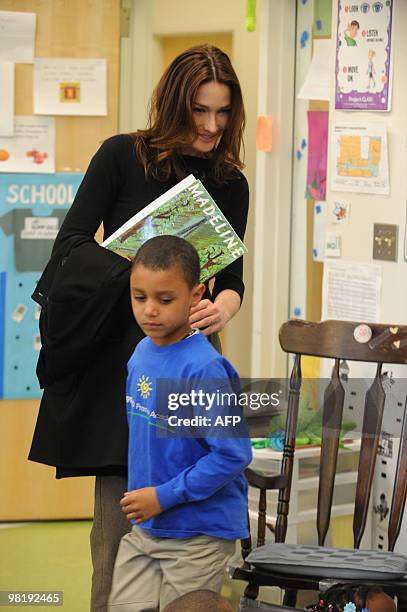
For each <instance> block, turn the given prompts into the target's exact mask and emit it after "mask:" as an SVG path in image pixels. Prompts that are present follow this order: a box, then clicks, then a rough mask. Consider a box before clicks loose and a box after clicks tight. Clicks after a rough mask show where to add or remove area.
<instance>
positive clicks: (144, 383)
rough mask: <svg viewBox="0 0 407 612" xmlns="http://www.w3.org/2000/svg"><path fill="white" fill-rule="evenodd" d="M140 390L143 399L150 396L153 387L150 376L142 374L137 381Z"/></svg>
mask: <svg viewBox="0 0 407 612" xmlns="http://www.w3.org/2000/svg"><path fill="white" fill-rule="evenodd" d="M137 387H138V390H139V392H140V395H141V397H142V398H143V399H147V398H148V397H150V393H151V390H152V388H153V386H152V383H151V380H149V377H148V376H144V374H143V376H140V378H139V379H138V383H137Z"/></svg>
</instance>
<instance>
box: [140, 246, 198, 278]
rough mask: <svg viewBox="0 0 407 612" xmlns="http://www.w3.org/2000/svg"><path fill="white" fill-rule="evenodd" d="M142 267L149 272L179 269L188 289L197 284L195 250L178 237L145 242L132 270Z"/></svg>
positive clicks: (196, 257) (196, 254)
mask: <svg viewBox="0 0 407 612" xmlns="http://www.w3.org/2000/svg"><path fill="white" fill-rule="evenodd" d="M138 265H143V266H144V267H145V268H149V269H150V270H169V269H170V268H176V267H178V268H180V269H181V271H182V273H183V275H184V278H185V281H186V283H187V285H188V287H189V288H190V289H192V287H195V285H197V284H198V283H199V276H200V272H201V267H200V262H199V256H198V253H197V251H196V249H195V248H194V247H193V246H192V244H190V243H189V242H187V241H186V240H184V239H183V238H179V237H178V236H155V238H150V240H147V242H145V243H144V244H143V245H142V246H141V247H140V249H139V250H138V252H137V254H136V256H135V257H134V259H133V265H132V270H134V268H135V267H136V266H138Z"/></svg>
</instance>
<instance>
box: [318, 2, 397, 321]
mask: <svg viewBox="0 0 407 612" xmlns="http://www.w3.org/2000/svg"><path fill="white" fill-rule="evenodd" d="M394 10H395V13H394V26H395V27H394V38H393V52H394V56H393V59H394V73H393V95H392V100H393V101H392V108H391V111H390V112H389V113H380V112H376V113H371V112H349V111H347V112H346V111H339V110H335V109H334V104H333V103H332V104H331V110H330V116H329V122H330V125H332V124H333V123H337V122H345V121H348V122H349V121H352V122H355V123H357V122H358V121H361V122H363V121H364V122H366V121H372V122H384V123H385V124H386V126H387V130H388V132H387V133H388V150H389V172H390V195H388V196H383V195H367V194H356V193H346V194H345V193H343V194H340V192H332V191H331V190H330V188H329V185H330V173H329V174H328V190H327V201H330V200H331V199H332V198H333V197H334V196H336V197H338V196H339V195H343V199H344V200H348V201H349V202H351V213H350V222H349V224H348V225H346V226H344V227H343V229H341V230H340V233H341V235H342V259H343V260H354V261H357V262H365V263H375V264H378V265H380V266H381V267H382V270H383V284H382V297H381V322H383V323H399V324H405V323H407V263H406V261H405V260H404V254H403V251H404V241H405V239H406V238H405V236H406V206H407V172H406V168H407V112H406V109H407V70H406V68H405V66H406V61H407V37H406V34H405V25H406V23H407V2H406V1H405V0H398V1H396V2H395V9H394ZM336 31H337V22H336V0H333V20H332V49H333V52H332V74H334V70H335V57H334V44H335V36H336ZM334 34H335V35H334ZM334 95H335V91H334V83H333V82H332V88H331V100H334ZM329 151H330V146H329V147H328V155H329ZM328 171H329V165H328ZM374 223H392V224H396V225H398V226H399V243H398V258H397V262H386V261H379V260H373V259H372V250H373V224H374ZM331 229H332V228H331Z"/></svg>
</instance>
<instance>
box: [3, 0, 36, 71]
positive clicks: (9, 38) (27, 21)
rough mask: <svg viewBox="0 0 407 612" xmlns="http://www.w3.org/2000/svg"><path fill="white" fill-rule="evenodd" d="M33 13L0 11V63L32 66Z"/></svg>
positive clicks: (33, 40)
mask: <svg viewBox="0 0 407 612" xmlns="http://www.w3.org/2000/svg"><path fill="white" fill-rule="evenodd" d="M35 20H36V15H35V13H16V12H11V11H0V61H7V62H14V63H16V64H32V63H33V61H34V42H35Z"/></svg>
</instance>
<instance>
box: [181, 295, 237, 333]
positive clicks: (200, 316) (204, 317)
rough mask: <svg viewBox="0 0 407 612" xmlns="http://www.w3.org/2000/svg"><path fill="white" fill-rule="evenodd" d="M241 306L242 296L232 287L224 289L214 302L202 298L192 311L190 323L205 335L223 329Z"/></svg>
mask: <svg viewBox="0 0 407 612" xmlns="http://www.w3.org/2000/svg"><path fill="white" fill-rule="evenodd" d="M239 308H240V297H239V295H238V294H237V293H236V291H233V290H232V289H224V290H223V291H221V292H220V293H219V295H217V296H216V299H215V301H214V302H211V301H210V300H201V301H200V302H199V303H198V304H197V305H196V306H193V307H192V308H191V311H190V317H189V323H190V325H191V327H192V328H193V329H200V330H201V331H202V332H203V333H204V334H205V336H209V335H210V334H214V333H215V332H219V331H222V329H223V328H224V327H225V325H226V323H227V322H228V321H230V319H231V318H232V317H233V316H234V315H235V314H236V313H237V311H238V310H239Z"/></svg>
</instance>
